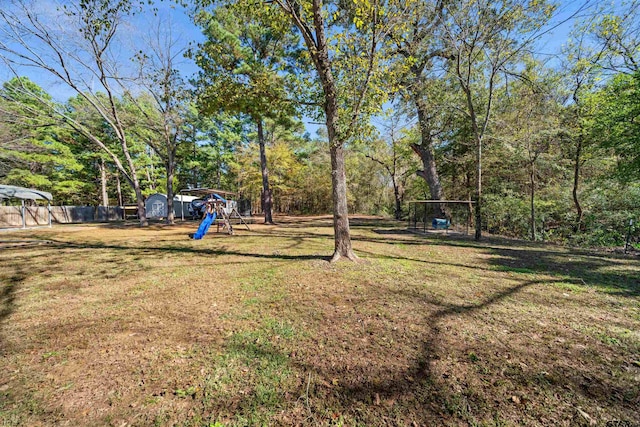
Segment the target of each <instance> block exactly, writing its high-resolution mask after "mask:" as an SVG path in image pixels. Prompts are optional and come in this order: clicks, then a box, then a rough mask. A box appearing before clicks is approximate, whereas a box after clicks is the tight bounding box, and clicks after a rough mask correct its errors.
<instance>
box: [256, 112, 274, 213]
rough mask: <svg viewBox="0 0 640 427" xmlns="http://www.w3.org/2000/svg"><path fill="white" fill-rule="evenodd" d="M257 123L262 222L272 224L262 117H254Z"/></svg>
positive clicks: (271, 202) (271, 203)
mask: <svg viewBox="0 0 640 427" xmlns="http://www.w3.org/2000/svg"><path fill="white" fill-rule="evenodd" d="M256 122H257V124H258V145H259V146H260V169H261V171H262V209H263V210H264V223H265V224H273V216H272V215H273V214H272V212H273V199H272V198H271V188H269V169H268V168H267V153H266V149H265V141H264V129H263V126H262V117H259V118H257V119H256Z"/></svg>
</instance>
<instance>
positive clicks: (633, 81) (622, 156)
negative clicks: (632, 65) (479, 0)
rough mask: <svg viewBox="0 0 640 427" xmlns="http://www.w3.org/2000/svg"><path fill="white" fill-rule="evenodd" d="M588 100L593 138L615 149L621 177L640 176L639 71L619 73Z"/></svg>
mask: <svg viewBox="0 0 640 427" xmlns="http://www.w3.org/2000/svg"><path fill="white" fill-rule="evenodd" d="M588 102H589V104H590V105H591V106H592V110H593V118H592V121H591V122H590V124H591V127H590V129H589V131H590V132H591V133H592V135H593V136H592V137H593V139H595V140H597V141H599V142H600V143H601V145H602V147H604V148H608V149H612V150H613V152H614V153H615V155H616V156H617V171H618V176H619V177H620V178H621V179H623V180H638V179H640V121H639V120H638V117H640V71H639V72H636V73H635V74H633V75H628V74H618V75H617V76H615V77H614V78H613V80H612V81H611V82H610V83H609V84H607V85H606V86H605V87H604V88H603V89H602V90H600V91H598V92H595V93H594V94H593V95H592V96H591V97H590V98H589V100H588Z"/></svg>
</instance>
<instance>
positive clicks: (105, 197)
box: [98, 158, 109, 207]
mask: <svg viewBox="0 0 640 427" xmlns="http://www.w3.org/2000/svg"><path fill="white" fill-rule="evenodd" d="M98 167H99V168H100V188H101V190H102V191H101V192H102V206H105V207H106V206H109V194H108V193H107V166H106V165H105V162H104V159H103V158H100V163H99V164H98Z"/></svg>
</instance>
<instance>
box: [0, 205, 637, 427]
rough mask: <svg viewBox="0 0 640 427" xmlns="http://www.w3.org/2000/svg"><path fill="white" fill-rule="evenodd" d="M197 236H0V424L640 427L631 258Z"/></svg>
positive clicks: (397, 229)
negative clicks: (332, 259)
mask: <svg viewBox="0 0 640 427" xmlns="http://www.w3.org/2000/svg"><path fill="white" fill-rule="evenodd" d="M196 226H197V224H196V223H187V224H181V225H177V226H163V225H154V226H151V227H149V228H145V229H140V228H137V227H135V226H132V225H122V224H120V225H89V226H60V227H54V228H53V229H39V230H30V231H21V232H14V233H2V234H0V286H1V287H0V424H3V425H29V426H37V425H42V426H50V425H73V426H75V425H87V426H96V425H113V426H124V425H135V426H147V425H194V426H195V425H197V426H200V425H205V426H231V425H350V426H351V425H362V426H377V425H398V426H400V425H402V426H404V425H543V426H552V425H567V426H569V425H589V424H590V423H591V424H592V425H606V423H607V422H613V421H623V422H627V423H629V424H626V425H640V414H639V412H638V407H640V307H639V304H638V300H639V296H640V261H639V260H638V259H632V258H625V257H621V256H614V255H602V254H592V253H587V252H581V251H576V250H570V249H567V248H560V247H553V246H543V245H533V244H527V243H524V242H518V241H511V240H502V239H487V240H485V241H483V242H481V243H478V244H477V243H475V242H473V241H471V240H469V239H467V238H462V237H454V236H448V237H447V236H428V237H424V236H417V235H412V234H407V233H405V232H404V231H403V227H404V224H402V223H395V222H390V221H383V220H379V219H372V218H356V219H354V220H353V221H352V233H353V245H354V249H355V251H356V253H357V254H358V256H359V257H360V258H361V259H362V262H360V263H351V262H348V261H345V262H340V263H337V264H335V265H334V264H329V263H328V262H327V256H329V255H330V254H331V252H332V248H333V238H332V228H331V222H330V218H327V217H314V218H279V224H278V225H277V226H264V225H254V226H252V231H251V232H249V231H246V230H243V229H242V228H237V229H236V234H235V235H233V236H228V235H226V234H222V233H219V234H216V233H212V232H211V233H209V234H208V235H207V236H206V237H205V239H203V240H201V241H192V240H190V239H188V238H187V233H189V232H193V231H194V230H195V228H196ZM610 425H614V424H610ZM619 425H625V424H619Z"/></svg>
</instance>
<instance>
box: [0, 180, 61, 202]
mask: <svg viewBox="0 0 640 427" xmlns="http://www.w3.org/2000/svg"><path fill="white" fill-rule="evenodd" d="M0 199H27V200H47V201H49V202H50V201H52V200H53V196H51V193H47V192H46V191H40V190H34V189H33V188H24V187H16V186H14V185H3V184H0Z"/></svg>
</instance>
